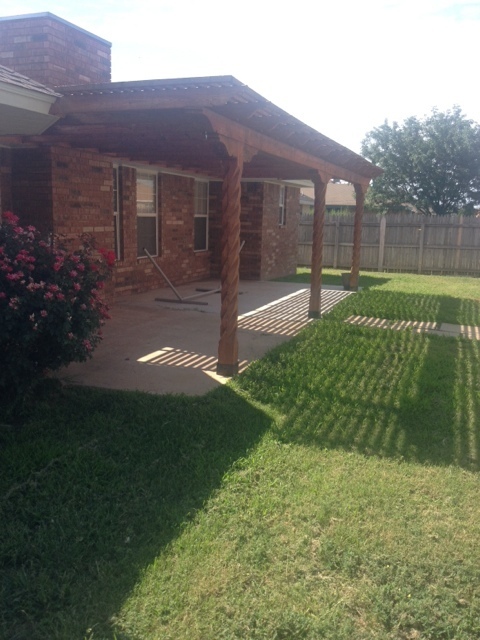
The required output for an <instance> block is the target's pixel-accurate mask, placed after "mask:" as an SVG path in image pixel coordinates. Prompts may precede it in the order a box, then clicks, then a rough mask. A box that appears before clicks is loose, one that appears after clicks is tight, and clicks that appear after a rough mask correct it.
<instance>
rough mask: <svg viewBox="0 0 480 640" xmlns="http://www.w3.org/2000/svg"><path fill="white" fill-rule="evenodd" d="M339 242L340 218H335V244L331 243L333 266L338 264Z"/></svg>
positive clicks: (335, 266)
mask: <svg viewBox="0 0 480 640" xmlns="http://www.w3.org/2000/svg"><path fill="white" fill-rule="evenodd" d="M339 242H340V220H339V219H338V218H337V219H336V220H335V244H334V245H333V268H334V269H336V268H337V266H338V244H339Z"/></svg>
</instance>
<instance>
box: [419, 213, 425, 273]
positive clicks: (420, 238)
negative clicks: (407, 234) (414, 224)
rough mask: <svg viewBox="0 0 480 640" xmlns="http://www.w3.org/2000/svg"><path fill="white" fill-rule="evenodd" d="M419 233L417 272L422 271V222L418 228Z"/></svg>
mask: <svg viewBox="0 0 480 640" xmlns="http://www.w3.org/2000/svg"><path fill="white" fill-rule="evenodd" d="M419 231H420V235H419V236H418V273H422V266H423V244H424V241H425V223H424V222H422V226H421V227H420V229H419Z"/></svg>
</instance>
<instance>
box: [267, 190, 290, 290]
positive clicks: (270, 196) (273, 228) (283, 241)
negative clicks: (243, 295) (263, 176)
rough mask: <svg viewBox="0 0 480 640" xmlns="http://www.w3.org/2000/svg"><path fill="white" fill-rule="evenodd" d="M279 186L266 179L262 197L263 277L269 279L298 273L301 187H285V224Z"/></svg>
mask: <svg viewBox="0 0 480 640" xmlns="http://www.w3.org/2000/svg"><path fill="white" fill-rule="evenodd" d="M279 191H280V186H279V185H275V184H268V183H265V187H264V199H263V205H264V209H263V228H262V267H261V275H260V277H261V279H262V280H270V279H272V278H280V277H282V276H286V275H289V274H291V273H295V270H296V267H297V229H298V215H299V198H300V190H299V189H297V188H295V187H287V188H286V192H287V193H286V224H285V226H279V224H278V202H279Z"/></svg>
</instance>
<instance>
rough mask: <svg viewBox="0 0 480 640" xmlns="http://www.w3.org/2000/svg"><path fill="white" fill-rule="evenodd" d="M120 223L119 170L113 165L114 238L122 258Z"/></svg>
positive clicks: (116, 256) (117, 253)
mask: <svg viewBox="0 0 480 640" xmlns="http://www.w3.org/2000/svg"><path fill="white" fill-rule="evenodd" d="M120 224H121V223H120V197H119V171H118V167H113V234H114V237H113V240H114V243H115V258H116V259H117V260H121V248H120Z"/></svg>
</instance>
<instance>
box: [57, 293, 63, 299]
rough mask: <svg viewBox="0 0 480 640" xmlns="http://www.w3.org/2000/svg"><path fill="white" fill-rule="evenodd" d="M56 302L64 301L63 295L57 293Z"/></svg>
mask: <svg viewBox="0 0 480 640" xmlns="http://www.w3.org/2000/svg"><path fill="white" fill-rule="evenodd" d="M57 300H65V296H64V295H63V293H57Z"/></svg>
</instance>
